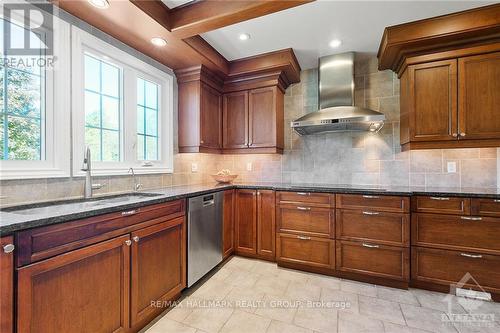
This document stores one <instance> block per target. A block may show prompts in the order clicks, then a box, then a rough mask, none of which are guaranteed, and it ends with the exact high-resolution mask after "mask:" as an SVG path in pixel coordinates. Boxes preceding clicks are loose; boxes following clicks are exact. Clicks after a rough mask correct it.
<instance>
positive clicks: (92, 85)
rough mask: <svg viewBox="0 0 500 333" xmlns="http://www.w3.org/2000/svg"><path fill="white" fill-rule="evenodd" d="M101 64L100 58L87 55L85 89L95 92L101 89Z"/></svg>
mask: <svg viewBox="0 0 500 333" xmlns="http://www.w3.org/2000/svg"><path fill="white" fill-rule="evenodd" d="M99 73H100V65H99V60H97V59H96V58H94V57H91V56H88V55H85V89H88V90H92V91H95V92H100V91H101V86H100V83H99V82H100V81H99V78H100V74H99Z"/></svg>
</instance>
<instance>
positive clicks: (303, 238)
mask: <svg viewBox="0 0 500 333" xmlns="http://www.w3.org/2000/svg"><path fill="white" fill-rule="evenodd" d="M297 238H298V239H302V240H310V239H311V237H307V236H297Z"/></svg>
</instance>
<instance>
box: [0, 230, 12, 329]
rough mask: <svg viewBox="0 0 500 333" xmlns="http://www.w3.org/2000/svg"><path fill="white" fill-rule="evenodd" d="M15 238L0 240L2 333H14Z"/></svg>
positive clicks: (0, 313) (0, 315) (0, 326)
mask: <svg viewBox="0 0 500 333" xmlns="http://www.w3.org/2000/svg"><path fill="white" fill-rule="evenodd" d="M13 244H14V237H12V236H9V237H2V238H0V332H1V333H13V332H14V252H13V251H14V245H13Z"/></svg>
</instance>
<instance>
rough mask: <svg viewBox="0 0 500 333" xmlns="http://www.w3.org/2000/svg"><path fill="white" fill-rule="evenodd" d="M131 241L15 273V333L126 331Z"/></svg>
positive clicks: (117, 240) (122, 238) (122, 240)
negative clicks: (16, 278)
mask: <svg viewBox="0 0 500 333" xmlns="http://www.w3.org/2000/svg"><path fill="white" fill-rule="evenodd" d="M130 245H131V240H130V237H129V235H124V236H120V237H116V238H113V239H110V240H107V241H104V242H101V243H98V244H94V245H91V246H88V247H85V248H82V249H78V250H75V251H71V252H68V253H65V254H63V255H59V256H56V257H53V258H50V259H46V260H43V261H40V262H38V263H35V264H32V265H29V266H25V267H22V268H20V269H19V270H18V287H17V331H18V333H28V332H30V333H38V332H44V333H59V332H72V333H87V332H95V333H109V332H114V333H119V332H126V331H127V329H128V327H129V311H130V309H129V292H130Z"/></svg>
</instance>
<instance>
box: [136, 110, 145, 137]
mask: <svg viewBox="0 0 500 333" xmlns="http://www.w3.org/2000/svg"><path fill="white" fill-rule="evenodd" d="M144 132H145V131H144V107H142V106H138V107H137V133H139V134H144Z"/></svg>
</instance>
